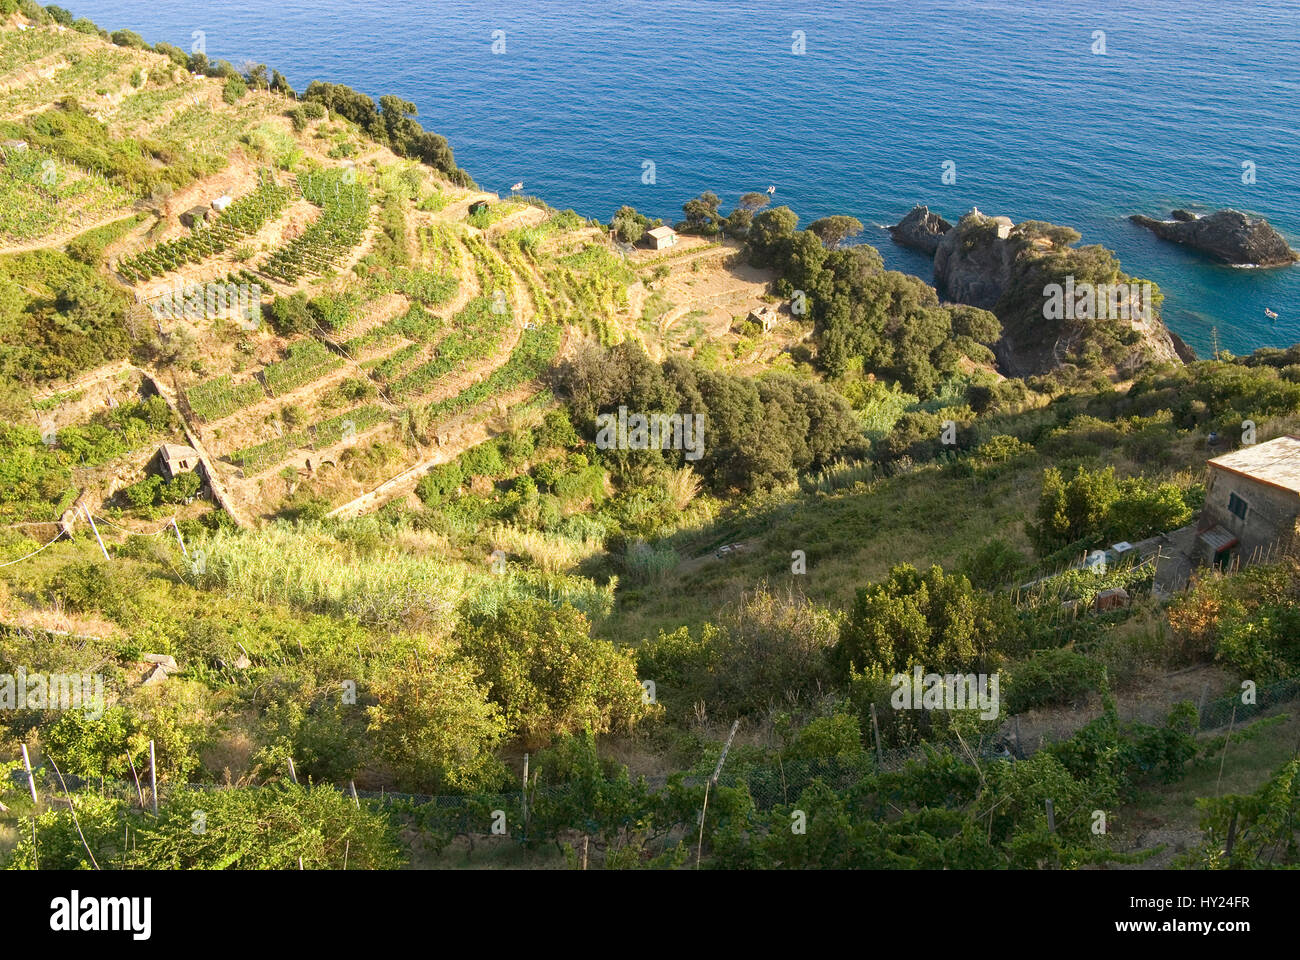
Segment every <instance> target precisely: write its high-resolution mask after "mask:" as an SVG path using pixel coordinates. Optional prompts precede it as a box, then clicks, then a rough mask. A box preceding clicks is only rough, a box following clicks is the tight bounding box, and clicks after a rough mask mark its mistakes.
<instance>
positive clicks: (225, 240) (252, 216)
mask: <svg viewBox="0 0 1300 960" xmlns="http://www.w3.org/2000/svg"><path fill="white" fill-rule="evenodd" d="M292 196H293V195H292V193H291V192H290V190H289V188H288V187H284V186H281V185H280V184H278V183H276V182H275V180H274V179H273V178H272V176H271V175H270V174H269V173H265V174H264V176H263V179H262V180H261V182H260V183H259V184H258V185H257V188H256V189H255V190H253V192H252V193H248V194H245V195H244V196H242V197H240V198H239V199H238V200H236V201H234V202H233V203H232V204H231V205H230V206H229V207H228V208H227V209H226V211H225V212H224V213H222V214H221V215H220V216H218V217H217V218H216V219H215V220H214V221H213V222H212V223H210V224H208V225H207V226H200V227H197V228H196V229H195V230H194V232H193V233H191V234H189V235H188V236H184V237H178V238H177V239H175V240H167V241H164V242H163V243H160V244H158V245H157V246H155V247H152V248H150V249H148V250H145V251H143V252H141V253H138V254H136V255H135V256H132V257H127V258H125V259H124V260H122V261H120V262H119V263H118V265H117V269H118V272H119V273H121V274H122V276H123V277H125V278H126V279H127V280H129V281H131V282H132V283H138V282H140V281H142V280H148V279H150V278H151V277H160V276H162V275H163V274H165V273H168V272H169V271H172V270H175V269H177V268H178V267H180V266H183V265H184V264H187V263H198V262H199V261H201V260H205V259H207V258H208V257H211V256H215V255H216V254H218V253H223V252H224V251H226V250H228V249H230V248H231V247H234V246H236V245H238V244H239V243H240V242H242V241H243V240H245V239H246V238H248V237H250V236H252V235H253V234H255V233H257V232H258V231H259V230H261V229H262V227H263V226H265V225H266V224H267V223H269V222H270V221H271V220H274V219H275V218H276V217H278V216H279V215H280V214H281V212H283V210H284V208H285V207H286V206H288V204H289V200H290V199H291V198H292Z"/></svg>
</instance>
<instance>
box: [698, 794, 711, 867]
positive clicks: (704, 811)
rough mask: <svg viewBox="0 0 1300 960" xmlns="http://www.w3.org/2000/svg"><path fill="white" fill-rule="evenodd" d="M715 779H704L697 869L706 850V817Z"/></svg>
mask: <svg viewBox="0 0 1300 960" xmlns="http://www.w3.org/2000/svg"><path fill="white" fill-rule="evenodd" d="M712 785H713V780H712V779H709V780H706V781H704V806H703V807H701V808H700V840H699V843H697V844H696V845H695V869H696V870H698V869H700V856H701V854H702V853H703V852H704V817H705V814H707V813H708V812H709V787H711V786H712Z"/></svg>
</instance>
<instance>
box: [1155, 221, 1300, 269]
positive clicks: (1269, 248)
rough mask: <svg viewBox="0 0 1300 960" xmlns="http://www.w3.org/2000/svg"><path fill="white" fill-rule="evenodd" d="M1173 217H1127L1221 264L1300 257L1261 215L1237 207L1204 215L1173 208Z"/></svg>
mask: <svg viewBox="0 0 1300 960" xmlns="http://www.w3.org/2000/svg"><path fill="white" fill-rule="evenodd" d="M1172 216H1173V219H1172V220H1152V219H1151V218H1150V217H1144V216H1142V215H1141V214H1136V213H1135V214H1133V216H1131V217H1129V219H1130V220H1132V221H1133V222H1134V223H1136V224H1138V225H1139V226H1143V227H1146V228H1147V229H1148V230H1150V231H1151V232H1152V233H1154V234H1155V235H1156V236H1157V237H1160V238H1161V239H1162V240H1171V241H1173V242H1174V243H1181V244H1184V245H1185V246H1189V247H1192V248H1193V249H1196V250H1200V251H1201V252H1202V253H1207V254H1209V255H1210V256H1212V257H1214V258H1215V259H1217V260H1222V261H1223V262H1224V263H1232V264H1238V265H1251V266H1260V267H1276V266H1282V265H1284V264H1289V263H1295V262H1296V261H1297V260H1300V253H1296V251H1294V250H1292V249H1291V248H1290V247H1289V246H1288V245H1287V242H1286V240H1284V239H1283V237H1282V235H1281V234H1280V233H1278V232H1277V231H1276V230H1274V229H1273V227H1272V226H1271V225H1270V224H1269V222H1268V221H1267V220H1265V219H1264V218H1263V217H1248V216H1247V215H1246V214H1244V213H1242V212H1241V211H1240V210H1217V211H1215V212H1214V213H1211V214H1209V215H1207V216H1204V217H1198V216H1196V215H1195V214H1192V213H1188V212H1187V211H1186V210H1175V211H1174V212H1173V214H1172Z"/></svg>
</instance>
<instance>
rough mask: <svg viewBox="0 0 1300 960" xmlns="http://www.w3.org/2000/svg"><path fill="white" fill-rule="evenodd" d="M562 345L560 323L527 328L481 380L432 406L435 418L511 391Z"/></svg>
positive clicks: (539, 371) (538, 371)
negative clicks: (512, 349) (503, 360)
mask: <svg viewBox="0 0 1300 960" xmlns="http://www.w3.org/2000/svg"><path fill="white" fill-rule="evenodd" d="M559 349H560V330H559V328H558V327H556V326H551V325H548V326H545V327H535V328H533V329H531V330H525V331H524V334H523V336H522V337H520V338H519V343H518V345H517V346H516V347H515V349H514V352H513V353H511V354H510V359H509V360H507V361H506V362H505V363H504V364H502V365H501V366H499V367H497V369H495V370H493V371H492V373H491V374H490V375H489V376H487V377H485V378H484V379H482V380H480V381H479V382H478V383H475V384H472V385H470V386H469V387H467V388H465V389H464V390H462V391H461V392H460V393H458V394H456V395H455V396H454V397H448V398H447V399H445V400H440V401H438V402H437V403H433V404H430V405H429V407H428V412H429V416H430V418H431V419H433V420H441V419H444V418H446V417H452V416H455V415H456V414H458V413H463V412H464V411H466V410H468V409H469V408H470V407H473V406H475V405H476V404H479V403H481V402H483V401H484V400H487V399H489V398H491V397H494V396H497V395H499V394H502V393H507V392H509V391H511V390H513V389H515V387H518V386H520V385H521V384H524V383H527V382H528V381H529V380H532V379H534V378H536V377H538V376H540V375H541V374H542V372H543V371H544V370H545V369H546V368H547V367H548V366H550V365H551V362H552V361H554V359H555V356H556V354H557V353H558V352H559Z"/></svg>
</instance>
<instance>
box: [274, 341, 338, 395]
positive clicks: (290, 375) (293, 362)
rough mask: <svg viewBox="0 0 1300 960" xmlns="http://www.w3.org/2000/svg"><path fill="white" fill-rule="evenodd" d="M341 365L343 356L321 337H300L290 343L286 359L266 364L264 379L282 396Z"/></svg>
mask: <svg viewBox="0 0 1300 960" xmlns="http://www.w3.org/2000/svg"><path fill="white" fill-rule="evenodd" d="M341 366H343V358H342V357H340V356H338V355H337V354H335V353H332V352H331V351H330V350H329V348H327V347H326V346H324V345H323V344H322V343H321V342H320V341H319V340H299V341H298V342H297V343H295V344H293V345H291V346H290V347H289V350H288V356H287V357H285V359H283V360H280V361H278V362H277V363H272V364H268V365H267V366H266V368H265V369H264V370H263V371H262V380H263V381H264V382H265V383H266V388H267V389H268V390H270V391H271V395H272V396H274V397H282V396H284V395H285V394H286V393H291V392H292V391H294V390H297V389H298V388H299V387H301V386H304V385H306V384H308V383H312V382H314V381H316V380H319V379H320V378H321V377H323V376H326V375H327V374H329V373H330V372H331V371H334V370H337V369H338V368H339V367H341Z"/></svg>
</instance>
